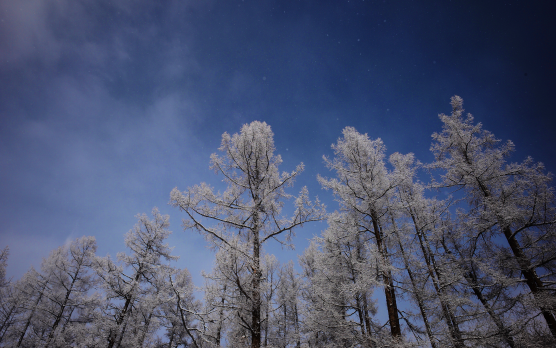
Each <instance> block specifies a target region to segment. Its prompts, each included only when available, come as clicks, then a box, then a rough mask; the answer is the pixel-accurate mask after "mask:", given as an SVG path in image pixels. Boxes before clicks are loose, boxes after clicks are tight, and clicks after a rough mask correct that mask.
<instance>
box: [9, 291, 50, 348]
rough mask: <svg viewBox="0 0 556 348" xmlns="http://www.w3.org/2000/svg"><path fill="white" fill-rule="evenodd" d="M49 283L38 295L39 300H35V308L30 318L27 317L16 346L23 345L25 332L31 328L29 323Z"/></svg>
mask: <svg viewBox="0 0 556 348" xmlns="http://www.w3.org/2000/svg"><path fill="white" fill-rule="evenodd" d="M47 284H48V282H45V283H44V285H43V287H42V289H41V291H40V293H39V297H37V301H36V302H35V305H34V306H33V310H32V311H31V314H30V315H29V318H28V319H27V322H26V323H25V328H24V329H23V331H22V332H21V336H19V341H18V342H17V346H16V347H20V346H21V342H23V338H24V337H25V333H26V332H27V329H28V328H29V325H30V324H31V319H33V316H34V315H35V310H36V309H37V306H38V305H39V303H40V302H41V299H42V295H43V293H44V289H46V285H47Z"/></svg>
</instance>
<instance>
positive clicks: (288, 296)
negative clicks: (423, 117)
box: [0, 96, 556, 348]
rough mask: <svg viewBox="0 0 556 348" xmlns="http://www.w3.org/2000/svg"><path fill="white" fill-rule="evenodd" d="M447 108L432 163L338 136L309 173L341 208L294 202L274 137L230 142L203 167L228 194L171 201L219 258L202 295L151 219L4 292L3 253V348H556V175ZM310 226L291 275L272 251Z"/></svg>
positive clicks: (155, 214)
mask: <svg viewBox="0 0 556 348" xmlns="http://www.w3.org/2000/svg"><path fill="white" fill-rule="evenodd" d="M451 106H452V113H451V115H445V114H440V115H439V118H440V121H441V122H440V123H439V132H438V133H434V134H433V135H432V145H431V148H430V149H431V152H432V154H433V155H434V161H432V163H422V162H420V161H419V160H418V159H416V158H415V156H414V155H413V154H411V153H409V154H400V153H393V154H390V155H389V156H388V157H387V154H386V147H385V145H384V144H383V142H382V140H381V139H380V138H379V139H370V138H369V137H368V135H367V134H361V133H359V132H358V131H357V130H356V129H354V128H352V127H346V128H345V129H344V130H343V132H342V136H341V137H340V138H339V139H338V140H337V143H335V144H333V145H332V149H333V153H334V154H333V156H331V157H324V162H325V164H326V166H327V167H328V168H329V169H330V172H329V173H327V174H330V177H327V176H324V175H323V176H319V177H318V181H319V183H320V185H321V186H322V187H323V188H324V189H326V190H329V192H332V193H333V195H334V197H335V199H336V202H337V203H338V209H337V210H336V211H328V210H327V208H326V207H325V206H324V204H323V203H322V202H320V201H319V200H318V199H317V198H315V197H312V196H310V194H309V192H308V190H307V188H305V187H303V188H300V189H299V188H298V189H297V191H295V192H299V193H298V194H292V193H290V190H294V188H293V187H294V182H295V179H296V177H297V176H298V175H300V174H301V173H302V172H303V169H304V166H303V164H299V165H298V166H297V167H296V168H295V170H294V171H292V172H282V173H280V172H279V166H280V164H281V162H282V159H281V157H280V155H278V154H275V153H274V152H275V145H274V134H273V132H272V130H271V127H270V126H269V125H267V124H266V123H264V122H259V121H254V122H252V123H250V124H246V125H244V126H243V127H242V128H241V131H240V132H239V133H235V134H233V135H230V134H228V133H224V134H223V135H222V142H221V146H220V148H219V149H218V150H219V152H218V153H215V154H213V155H212V156H211V158H210V161H211V169H213V170H214V171H215V172H216V173H217V174H218V176H217V178H218V179H219V180H222V179H223V180H224V182H225V185H226V187H225V190H223V191H222V192H220V191H216V190H215V189H214V188H213V187H212V186H211V185H210V184H209V183H199V184H198V185H196V186H192V187H189V188H185V190H183V191H182V190H180V189H178V187H176V188H175V189H174V190H172V192H171V193H170V204H171V205H172V206H173V207H174V208H175V210H176V215H179V216H180V218H183V225H184V229H185V233H199V234H201V235H202V236H204V237H205V239H206V243H207V245H208V246H209V247H210V248H211V249H212V250H214V252H215V261H214V268H213V269H212V270H211V271H210V273H207V274H204V275H203V276H204V278H205V283H204V284H195V285H196V286H198V287H199V288H200V289H202V291H201V292H202V293H203V298H196V296H195V291H196V290H195V289H196V288H195V286H194V284H193V281H192V278H191V275H190V273H189V271H188V270H187V269H177V268H176V267H173V266H172V263H171V261H173V260H175V259H176V258H177V255H174V254H173V250H172V249H173V248H172V247H171V246H169V245H168V243H167V242H166V240H167V238H168V236H169V233H170V232H169V230H168V228H169V223H168V221H169V217H168V216H167V215H162V214H160V213H159V211H158V210H157V209H156V208H154V209H153V211H152V214H151V215H152V216H150V217H149V216H147V215H145V214H141V215H138V216H137V219H138V221H137V224H136V225H135V226H134V227H133V228H132V229H131V230H130V231H129V232H128V233H127V234H126V235H125V244H126V246H127V250H125V251H124V252H121V253H119V254H118V255H117V256H116V258H111V257H110V256H99V255H97V251H96V249H97V245H96V240H95V238H94V237H93V236H88V237H82V238H78V239H76V240H74V241H72V242H71V243H67V244H66V245H64V246H61V247H59V248H58V249H56V250H53V251H52V252H51V253H50V254H49V256H48V257H47V258H45V259H44V260H43V263H42V264H41V266H40V269H35V268H31V269H29V271H28V272H27V273H25V274H24V275H23V276H22V277H21V278H20V279H17V280H14V279H8V278H7V277H6V267H7V265H8V263H9V246H8V247H6V248H5V249H3V251H2V252H1V254H0V346H1V347H106V348H116V347H121V348H123V347H157V348H162V347H168V348H173V347H195V348H208V347H252V348H259V347H268V348H270V347H276V348H278V347H282V348H286V347H307V348H309V347H346V348H347V347H365V348H379V347H392V348H394V347H396V348H402V347H432V348H443V347H454V348H464V347H511V348H515V347H539V348H540V347H555V346H556V205H555V199H554V189H553V187H552V186H551V185H552V174H550V173H548V172H547V171H546V170H545V168H544V166H543V164H542V163H538V162H534V161H533V159H532V158H530V157H529V158H526V159H525V160H524V161H523V162H520V163H517V162H511V155H512V153H513V151H514V144H513V143H512V142H511V141H507V142H502V141H501V140H499V139H497V138H496V137H495V136H494V135H493V134H492V133H490V132H489V131H487V130H484V129H483V128H482V125H481V124H480V123H476V122H475V121H474V119H473V117H472V116H471V115H470V114H465V113H464V110H463V100H462V99H461V98H460V97H458V96H454V97H452V99H451ZM215 178H216V177H215ZM424 178H426V179H424ZM215 181H216V179H215ZM176 184H177V185H179V183H176ZM182 189H183V188H182ZM286 211H287V212H288V213H287V214H286V213H285V212H286ZM315 221H326V222H327V224H326V229H325V230H323V231H322V233H321V234H320V236H317V237H314V238H313V239H312V240H311V243H310V245H309V247H308V248H307V249H306V250H304V251H302V253H301V254H300V255H299V256H298V262H297V264H294V262H289V263H280V262H279V261H278V260H277V258H276V257H275V256H274V255H272V254H269V253H267V252H266V251H265V250H266V249H265V248H266V247H267V245H269V244H277V245H283V246H285V247H289V246H292V245H293V244H295V238H294V233H295V230H296V229H297V228H298V227H300V226H302V225H304V224H308V223H312V222H315Z"/></svg>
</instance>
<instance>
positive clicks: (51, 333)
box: [45, 269, 79, 348]
mask: <svg viewBox="0 0 556 348" xmlns="http://www.w3.org/2000/svg"><path fill="white" fill-rule="evenodd" d="M78 275H79V269H78V271H77V273H76V274H75V276H74V277H73V278H72V280H71V284H70V286H69V288H68V289H67V291H66V296H65V298H64V302H62V305H61V307H60V311H59V312H58V314H57V315H56V319H55V320H54V324H53V325H52V329H51V331H50V334H49V335H48V339H47V341H46V345H45V347H46V348H48V347H49V346H50V342H51V341H52V339H53V338H54V332H55V331H56V329H57V328H58V325H59V324H60V321H61V320H62V317H63V315H64V310H65V309H66V305H67V304H68V301H69V297H70V294H71V292H72V290H73V285H74V284H75V280H76V279H77V276H78Z"/></svg>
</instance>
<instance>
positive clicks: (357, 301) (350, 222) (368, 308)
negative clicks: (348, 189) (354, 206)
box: [300, 213, 391, 347]
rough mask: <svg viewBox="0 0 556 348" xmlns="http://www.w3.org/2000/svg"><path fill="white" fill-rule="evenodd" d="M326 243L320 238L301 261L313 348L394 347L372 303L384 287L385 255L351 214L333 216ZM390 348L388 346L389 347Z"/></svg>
mask: <svg viewBox="0 0 556 348" xmlns="http://www.w3.org/2000/svg"><path fill="white" fill-rule="evenodd" d="M328 223H329V227H328V229H327V230H326V231H324V232H323V235H322V237H315V238H314V239H313V240H312V243H311V245H310V247H309V248H308V249H307V250H305V253H304V255H303V257H301V258H300V261H301V265H302V267H303V269H304V276H305V284H304V285H303V286H302V294H303V299H304V306H305V310H304V314H303V324H304V330H305V331H307V332H308V333H309V337H308V339H307V340H308V341H309V344H310V345H312V346H317V347H320V346H326V347H376V346H377V343H378V342H379V341H380V342H381V343H386V342H389V343H391V338H390V339H389V337H384V335H382V333H381V332H380V331H381V329H380V328H379V327H380V325H376V324H375V323H374V322H373V320H372V318H371V316H372V315H373V314H375V313H376V308H375V306H374V301H373V300H372V299H371V296H372V293H373V288H375V287H377V286H380V281H379V280H378V279H377V278H378V275H377V272H376V269H377V266H378V264H377V262H376V261H375V260H377V259H379V258H380V254H379V253H378V250H377V249H376V245H374V244H371V243H369V238H365V233H364V232H362V233H360V231H359V230H358V228H357V220H356V219H354V218H353V216H350V214H347V213H333V214H331V215H330V217H329V219H328ZM386 345H387V344H386Z"/></svg>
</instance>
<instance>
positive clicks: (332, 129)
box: [0, 0, 556, 285]
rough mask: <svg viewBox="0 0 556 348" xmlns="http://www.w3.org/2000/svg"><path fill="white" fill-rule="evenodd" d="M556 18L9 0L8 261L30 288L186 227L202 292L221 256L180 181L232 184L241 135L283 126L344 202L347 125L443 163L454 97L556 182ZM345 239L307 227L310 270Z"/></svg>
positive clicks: (407, 4) (271, 4)
mask: <svg viewBox="0 0 556 348" xmlns="http://www.w3.org/2000/svg"><path fill="white" fill-rule="evenodd" d="M555 15H556V5H554V4H552V2H549V1H543V2H541V1H539V2H533V1H509V2H505V1H471V0H467V1H463V0H452V1H404V0H400V1H370V0H350V1H345V0H334V1H332V0H302V1H298V0H282V1H271V0H245V1H243V0H227V1H223V0H222V1H219V0H206V1H200V0H182V1H178V0H173V1H172V0H170V1H166V0H162V1H150V0H113V1H107V0H0V121H1V122H0V207H1V209H0V221H1V222H2V223H1V224H0V248H3V247H4V246H9V247H10V258H9V266H8V269H7V274H8V276H9V277H13V278H14V279H18V278H19V277H20V276H21V275H22V274H23V273H24V272H25V271H27V270H28V269H29V267H31V266H32V265H33V266H34V267H36V268H39V267H40V263H41V260H42V259H43V258H44V257H46V256H47V255H48V253H49V252H50V251H51V250H53V249H54V248H57V247H58V246H60V245H63V244H65V243H67V242H68V241H71V240H73V239H75V238H78V237H81V236H84V235H92V236H95V237H96V239H97V242H98V246H99V249H98V254H99V255H106V254H110V255H111V256H115V255H116V253H117V252H120V251H125V250H126V248H125V245H124V234H125V233H126V232H127V231H129V230H130V229H131V228H132V227H133V225H134V224H135V222H136V218H135V215H136V214H138V213H147V214H150V211H151V210H152V208H153V207H155V206H156V207H158V208H159V209H160V211H161V212H162V213H164V214H169V215H170V224H171V228H170V229H171V230H172V231H173V235H172V236H171V238H170V239H169V243H170V245H173V246H175V249H174V254H176V255H179V256H181V259H180V260H179V261H178V263H177V265H178V266H179V267H187V268H188V269H189V270H190V271H191V273H192V275H193V279H194V282H195V283H196V285H202V277H201V275H200V274H201V271H202V270H205V271H207V272H209V271H210V270H211V267H212V261H213V253H212V252H211V251H210V250H209V249H208V248H207V243H206V242H205V241H204V240H203V237H202V236H200V235H198V234H196V233H195V232H192V231H183V228H182V227H181V219H182V218H184V214H183V213H182V212H180V211H179V210H178V209H176V208H173V207H171V206H169V205H168V202H169V194H170V191H171V190H172V189H173V188H174V187H178V188H179V189H181V190H185V189H186V188H187V187H190V186H193V185H195V184H199V183H201V182H207V183H209V184H211V185H213V186H216V187H221V186H222V182H221V180H222V177H219V176H217V175H215V174H214V173H213V172H212V171H211V170H210V169H209V165H210V163H209V162H210V160H209V157H210V154H211V153H214V152H217V151H218V150H217V149H218V147H219V146H220V140H221V136H222V133H224V132H228V133H230V134H233V133H237V132H239V131H240V129H241V126H242V125H243V124H246V123H249V122H252V121H254V120H260V121H265V122H266V123H268V124H269V125H270V126H271V127H272V130H273V132H274V135H275V137H274V140H275V144H276V154H280V155H281V156H282V158H283V160H284V161H283V164H282V165H281V167H280V170H281V171H293V170H294V169H295V167H296V165H297V164H298V163H300V162H303V163H304V164H305V172H304V173H303V174H301V175H300V176H299V179H298V180H297V181H296V184H295V187H294V188H293V189H292V190H291V191H290V192H291V193H296V192H299V190H300V189H301V187H302V186H305V185H306V186H307V187H308V188H309V192H310V195H311V197H315V196H317V195H318V196H319V198H320V199H321V200H322V201H324V202H325V203H326V204H327V207H328V210H329V211H333V210H334V209H336V208H337V204H336V203H335V202H334V200H333V197H332V195H331V193H330V192H327V191H324V190H322V189H321V188H320V186H319V184H318V183H317V181H316V176H317V174H321V175H323V176H332V175H333V173H331V172H329V171H328V169H327V168H326V167H325V165H324V163H323V160H322V156H323V155H327V156H331V155H332V151H331V148H330V145H331V144H333V143H335V142H336V141H337V139H338V138H339V137H340V136H341V132H342V129H343V128H344V127H346V126H352V127H355V128H356V129H357V130H358V131H359V132H361V133H368V135H369V137H371V138H373V139H374V138H378V137H380V138H382V139H383V141H384V143H385V145H386V147H387V149H388V153H387V154H388V155H389V154H391V153H393V152H402V153H408V152H413V153H415V155H416V157H417V158H418V159H419V160H421V161H423V162H430V161H431V160H432V155H431V153H430V152H429V147H430V144H431V134H432V133H433V132H437V131H440V130H441V126H442V125H441V123H440V121H439V119H438V114H439V113H446V114H449V113H450V112H451V107H450V105H449V102H450V97H451V96H453V95H456V94H457V95H459V96H461V97H462V98H463V99H464V107H465V109H466V111H468V112H470V113H472V114H473V115H474V116H475V120H476V121H478V122H481V123H483V125H484V128H485V129H487V130H489V131H491V132H493V133H494V134H495V135H496V136H497V137H498V138H500V139H502V140H507V139H511V140H512V141H513V142H514V143H515V145H516V152H515V156H514V157H513V158H512V160H513V161H522V160H523V159H524V158H525V157H526V156H529V155H530V156H533V158H534V159H535V160H536V161H541V162H543V163H545V165H546V167H547V169H548V170H549V171H551V172H555V171H556V161H555V160H554V159H555V155H556V147H555V139H556V138H555V136H556V114H555V111H554V110H555V108H554V101H553V100H554V98H555V94H556V63H555V62H556V24H555V23H556V22H554V16H555ZM324 228H326V224H325V223H313V224H310V225H306V226H304V227H303V228H302V229H298V230H297V236H296V237H295V238H294V242H295V245H296V250H295V251H284V250H281V249H280V247H278V246H272V245H271V246H270V248H269V249H268V251H269V252H272V253H276V254H277V255H278V257H279V259H281V260H283V261H285V260H288V259H293V260H296V259H297V256H296V255H298V254H300V253H301V252H302V251H303V250H304V249H305V247H306V246H307V244H308V242H307V241H308V239H310V238H312V237H313V236H315V235H319V234H320V232H321V231H322V230H323V229H324Z"/></svg>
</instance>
